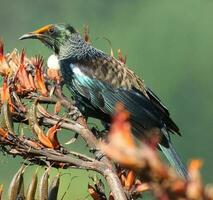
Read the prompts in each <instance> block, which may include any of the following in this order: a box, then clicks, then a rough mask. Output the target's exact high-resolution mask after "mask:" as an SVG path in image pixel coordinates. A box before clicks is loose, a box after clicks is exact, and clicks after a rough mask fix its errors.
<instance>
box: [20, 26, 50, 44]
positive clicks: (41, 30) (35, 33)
mask: <svg viewBox="0 0 213 200" xmlns="http://www.w3.org/2000/svg"><path fill="white" fill-rule="evenodd" d="M51 26H52V25H51V24H50V25H47V26H44V27H42V28H39V29H38V30H35V31H33V32H30V33H26V34H24V35H22V36H21V37H20V38H19V40H25V39H40V38H42V36H43V35H44V33H45V32H47V31H48V30H49V28H50V27H51Z"/></svg>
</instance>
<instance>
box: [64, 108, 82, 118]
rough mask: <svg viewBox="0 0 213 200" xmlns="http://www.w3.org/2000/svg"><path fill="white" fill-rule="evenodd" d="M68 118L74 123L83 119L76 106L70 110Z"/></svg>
mask: <svg viewBox="0 0 213 200" xmlns="http://www.w3.org/2000/svg"><path fill="white" fill-rule="evenodd" d="M68 116H69V117H70V118H71V119H73V120H74V121H76V120H77V119H78V118H79V117H82V116H83V115H82V114H81V112H80V111H79V109H78V108H77V107H76V106H71V107H70V109H69V113H68Z"/></svg>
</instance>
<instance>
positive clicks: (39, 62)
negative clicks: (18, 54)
mask: <svg viewBox="0 0 213 200" xmlns="http://www.w3.org/2000/svg"><path fill="white" fill-rule="evenodd" d="M43 63H44V60H43V58H42V57H40V56H37V57H36V58H35V59H34V60H33V65H34V66H35V68H36V74H35V83H36V87H37V89H38V90H39V91H40V92H41V94H42V95H43V96H48V91H47V88H46V85H45V82H44V77H43V76H42V71H41V68H42V66H43Z"/></svg>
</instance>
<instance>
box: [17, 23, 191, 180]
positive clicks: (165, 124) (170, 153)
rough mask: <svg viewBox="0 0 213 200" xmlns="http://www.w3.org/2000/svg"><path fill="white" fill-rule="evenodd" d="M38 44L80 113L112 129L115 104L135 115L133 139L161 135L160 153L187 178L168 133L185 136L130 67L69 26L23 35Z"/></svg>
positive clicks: (132, 117) (64, 25) (44, 28)
mask: <svg viewBox="0 0 213 200" xmlns="http://www.w3.org/2000/svg"><path fill="white" fill-rule="evenodd" d="M30 38H31V39H38V40H40V41H41V42H42V43H44V44H45V45H46V46H47V47H49V48H50V49H52V50H53V51H54V52H55V54H56V55H57V56H58V59H59V64H60V69H61V73H62V76H63V79H64V81H65V83H66V85H67V86H68V88H69V89H70V91H71V92H72V94H73V96H74V98H75V100H76V103H77V105H76V106H77V107H78V108H79V109H80V111H81V112H82V113H83V114H84V115H86V116H88V117H95V118H98V119H100V120H102V121H103V122H106V123H109V122H110V117H111V116H112V115H113V112H114V107H115V105H116V103H118V102H120V103H122V104H123V105H124V106H125V108H126V109H127V110H128V111H129V113H130V118H131V124H132V129H133V133H134V135H135V136H136V137H137V138H139V139H140V138H141V137H142V136H144V135H145V134H146V132H149V130H152V129H158V130H159V133H160V135H161V140H160V142H159V145H158V146H159V148H160V149H161V150H162V152H163V153H164V154H165V156H166V157H167V159H168V160H169V162H170V163H171V165H172V166H173V167H174V168H176V170H177V171H178V173H179V174H180V175H182V176H183V177H185V178H187V177H188V173H187V170H186V169H185V166H184V165H183V163H182V162H181V160H180V158H179V156H178V154H177V153H176V151H175V149H174V148H173V146H172V143H171V140H170V137H169V133H177V134H179V135H180V132H179V128H178V127H177V125H176V124H175V123H174V122H173V121H172V119H171V118H170V115H169V111H168V110H167V108H166V107H165V106H164V105H163V104H162V103H161V101H160V100H159V98H158V97H157V96H156V95H155V94H154V93H153V92H152V91H151V90H150V89H148V88H147V87H146V86H145V85H144V82H143V81H142V80H141V79H140V78H139V77H138V76H137V75H136V74H135V73H134V72H133V71H131V70H130V69H129V68H128V67H127V65H125V64H124V63H122V62H120V61H119V60H117V59H116V58H114V57H112V56H110V55H108V54H106V53H104V52H103V51H100V50H98V49H96V48H94V47H93V46H92V45H91V44H89V43H87V42H85V41H84V39H83V38H82V36H81V35H80V34H79V33H78V32H77V31H76V29H75V28H73V27H72V26H70V25H68V24H51V25H47V26H44V27H42V28H40V29H38V30H36V31H33V32H30V33H27V34H25V35H23V36H22V37H21V38H20V39H21V40H23V39H30Z"/></svg>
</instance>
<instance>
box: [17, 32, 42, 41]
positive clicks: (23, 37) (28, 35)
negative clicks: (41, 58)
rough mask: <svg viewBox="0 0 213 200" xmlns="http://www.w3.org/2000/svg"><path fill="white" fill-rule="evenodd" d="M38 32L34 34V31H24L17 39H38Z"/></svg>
mask: <svg viewBox="0 0 213 200" xmlns="http://www.w3.org/2000/svg"><path fill="white" fill-rule="evenodd" d="M39 35H40V34H34V32H30V33H26V34H24V35H22V36H21V37H20V38H19V40H25V39H38V38H39Z"/></svg>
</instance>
